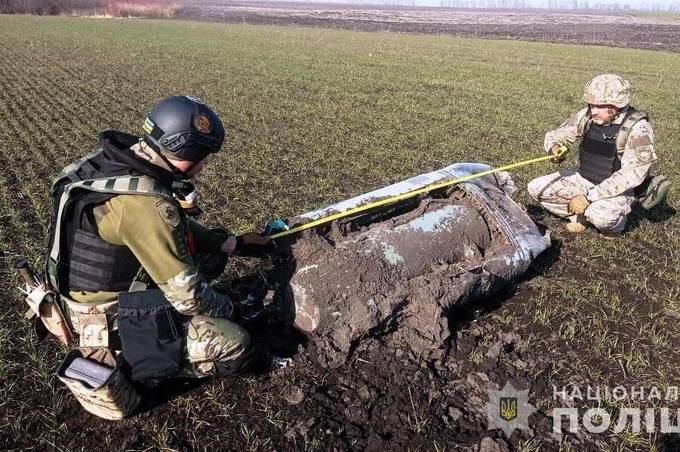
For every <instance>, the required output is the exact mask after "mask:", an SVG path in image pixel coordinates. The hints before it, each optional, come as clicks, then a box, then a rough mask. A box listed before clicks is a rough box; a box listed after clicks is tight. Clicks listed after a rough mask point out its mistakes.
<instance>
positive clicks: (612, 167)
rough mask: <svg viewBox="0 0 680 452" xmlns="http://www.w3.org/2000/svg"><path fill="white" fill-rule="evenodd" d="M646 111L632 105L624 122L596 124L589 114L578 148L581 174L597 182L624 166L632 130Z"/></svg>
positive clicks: (594, 182)
mask: <svg viewBox="0 0 680 452" xmlns="http://www.w3.org/2000/svg"><path fill="white" fill-rule="evenodd" d="M646 118H647V114H646V113H645V112H643V111H638V110H636V109H634V108H633V107H629V108H628V111H627V112H626V116H625V117H624V120H623V122H622V123H621V124H609V125H606V126H601V125H597V124H595V123H593V122H592V120H591V119H590V116H587V117H586V121H587V124H586V125H585V126H584V127H583V128H584V130H583V141H582V142H581V146H580V148H579V170H578V172H579V174H581V176H583V177H584V178H585V179H587V180H588V181H590V182H592V183H593V184H595V185H598V184H600V183H602V182H603V181H604V180H606V179H608V178H609V176H611V175H612V174H614V173H615V172H616V171H618V170H619V169H621V158H620V157H619V154H620V153H622V152H623V150H624V148H625V144H626V140H627V139H628V133H629V132H630V129H631V128H632V127H633V125H635V123H637V122H638V121H640V120H642V119H646Z"/></svg>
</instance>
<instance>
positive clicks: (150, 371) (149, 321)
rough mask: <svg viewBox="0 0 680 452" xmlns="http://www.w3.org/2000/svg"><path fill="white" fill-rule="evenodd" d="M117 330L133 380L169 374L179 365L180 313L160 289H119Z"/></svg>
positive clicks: (180, 340)
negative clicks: (132, 290)
mask: <svg viewBox="0 0 680 452" xmlns="http://www.w3.org/2000/svg"><path fill="white" fill-rule="evenodd" d="M118 331H119V332H120V340H121V345H122V347H123V357H124V359H125V361H126V362H127V363H128V364H129V365H130V368H131V369H132V374H131V376H132V379H133V380H144V379H151V378H163V377H170V376H173V375H176V374H177V373H178V372H179V371H180V369H181V368H182V361H183V357H184V353H183V348H184V334H183V332H182V316H181V315H180V314H179V313H177V311H175V308H173V307H172V305H171V304H170V303H169V302H168V301H167V300H166V299H165V296H164V295H163V292H162V291H161V290H160V289H154V290H145V291H139V292H124V293H121V294H120V295H119V299H118Z"/></svg>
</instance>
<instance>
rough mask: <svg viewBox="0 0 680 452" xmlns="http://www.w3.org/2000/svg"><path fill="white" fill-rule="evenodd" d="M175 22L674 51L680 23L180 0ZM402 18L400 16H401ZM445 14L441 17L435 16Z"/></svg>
mask: <svg viewBox="0 0 680 452" xmlns="http://www.w3.org/2000/svg"><path fill="white" fill-rule="evenodd" d="M183 5H184V6H183V8H181V9H180V10H179V12H178V13H177V17H179V18H185V19H200V20H212V21H220V22H229V23H248V24H264V25H297V26H311V27H327V28H342V29H348V30H361V31H392V32H398V33H416V34H449V35H454V36H460V37H474V38H488V39H516V40H523V41H541V42H556V43H562V44H565V43H568V44H587V45H598V46H608V47H625V48H636V49H650V50H668V51H672V52H677V51H680V22H678V21H674V20H672V19H665V20H664V19H663V18H660V19H653V18H651V19H650V18H647V19H640V18H636V17H635V16H631V15H628V14H623V13H621V14H615V13H610V14H606V13H592V12H588V13H586V12H583V13H582V14H586V15H587V18H584V19H583V20H579V16H578V15H577V14H578V13H574V12H569V13H567V12H559V11H544V12H536V10H534V11H531V12H528V11H516V10H515V11H507V10H506V11H502V10H455V9H451V8H423V7H420V8H418V7H399V6H382V5H381V6H378V5H333V4H318V3H317V4H313V3H311V4H306V3H285V2H276V3H274V2H266V1H253V2H243V1H230V0H212V1H205V0H200V1H199V0H185V1H184V2H183ZM401 13H403V14H401ZM444 13H446V14H447V17H446V18H442V17H438V15H439V16H441V15H443V14H444Z"/></svg>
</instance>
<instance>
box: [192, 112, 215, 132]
mask: <svg viewBox="0 0 680 452" xmlns="http://www.w3.org/2000/svg"><path fill="white" fill-rule="evenodd" d="M194 126H196V130H198V131H199V132H201V133H203V134H208V133H210V132H212V124H211V123H210V118H208V116H207V115H205V114H203V113H201V114H198V115H196V117H195V118H194Z"/></svg>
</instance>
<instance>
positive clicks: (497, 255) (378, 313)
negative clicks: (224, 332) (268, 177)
mask: <svg viewBox="0 0 680 452" xmlns="http://www.w3.org/2000/svg"><path fill="white" fill-rule="evenodd" d="M477 169H479V168H477V166H472V167H470V166H466V165H458V166H456V165H453V166H452V167H449V170H450V171H451V172H452V173H454V174H467V173H469V172H472V171H474V170H477ZM367 197H368V198H371V196H370V194H369V195H365V196H364V197H362V199H366V198H367ZM401 210H402V211H401V212H399V211H398V212H397V214H396V215H395V214H394V212H393V211H390V212H388V213H387V214H384V215H382V216H380V215H378V217H377V220H378V221H374V222H371V223H368V224H366V222H365V218H363V217H357V218H353V219H352V220H350V221H348V222H346V223H343V224H338V223H336V224H334V225H333V227H331V228H330V229H328V230H326V231H322V232H321V233H309V234H307V235H305V236H303V237H302V238H300V239H299V240H297V241H296V242H295V243H293V244H292V245H291V247H290V254H291V261H290V262H291V266H292V271H291V272H290V274H292V277H291V278H290V281H289V283H288V284H287V285H286V286H284V287H285V288H286V294H285V295H284V296H283V297H282V298H284V299H285V300H286V301H287V302H288V303H292V305H293V307H292V308H290V310H294V312H295V315H294V324H295V326H296V327H297V328H299V329H300V330H302V331H304V332H305V333H307V334H308V335H309V337H310V338H311V339H312V340H313V341H314V343H315V345H316V352H317V358H318V361H319V363H320V364H321V365H322V366H324V367H337V366H340V365H341V364H343V363H345V362H346V361H347V359H348V358H349V357H350V356H351V355H352V353H353V352H354V351H355V350H356V349H357V347H358V345H359V343H360V342H361V341H362V340H365V339H366V338H369V337H384V338H385V339H386V342H387V343H388V344H389V345H390V346H392V347H395V348H407V349H409V350H410V351H412V352H413V353H415V354H416V355H418V356H427V355H431V354H432V353H435V352H436V351H437V350H440V349H442V348H443V346H444V345H445V343H446V339H447V338H448V337H449V335H450V334H451V333H450V328H449V324H450V323H451V321H452V319H451V318H450V315H449V314H450V311H451V308H452V307H453V306H455V305H456V304H458V303H460V302H463V301H466V300H471V299H476V298H480V297H488V296H490V295H492V294H494V293H496V292H497V291H498V290H500V289H502V288H503V287H504V286H505V285H506V284H507V283H508V282H509V281H511V280H512V279H514V278H516V277H518V276H520V275H521V274H522V273H523V272H524V271H525V270H526V269H527V268H528V265H529V264H530V263H531V260H532V259H533V258H534V257H535V256H536V255H537V254H539V253H540V252H542V251H543V250H544V249H545V248H546V247H547V244H546V243H545V241H544V240H543V237H542V236H541V234H540V233H539V231H538V229H537V228H536V227H535V226H534V224H533V222H532V221H531V220H530V219H529V218H528V217H527V215H526V214H525V213H524V212H523V211H522V209H521V208H520V207H519V206H517V205H516V204H515V203H514V202H513V201H512V200H511V199H510V197H509V196H508V195H507V194H506V193H505V192H504V191H503V190H502V188H501V187H500V186H499V185H498V184H497V182H496V179H494V178H493V177H487V178H485V179H478V180H476V181H474V182H470V183H465V184H461V185H457V186H455V187H454V188H452V189H450V190H449V191H447V192H444V193H437V194H435V195H432V196H428V197H427V198H425V199H421V200H417V201H416V202H414V203H411V206H406V207H405V208H403V209H401ZM404 210H405V211H404ZM374 215H375V214H374Z"/></svg>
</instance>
